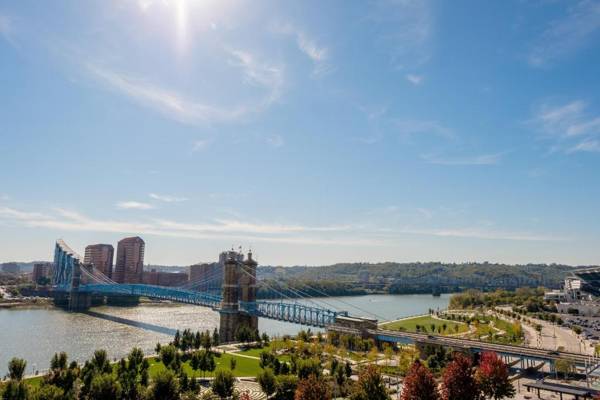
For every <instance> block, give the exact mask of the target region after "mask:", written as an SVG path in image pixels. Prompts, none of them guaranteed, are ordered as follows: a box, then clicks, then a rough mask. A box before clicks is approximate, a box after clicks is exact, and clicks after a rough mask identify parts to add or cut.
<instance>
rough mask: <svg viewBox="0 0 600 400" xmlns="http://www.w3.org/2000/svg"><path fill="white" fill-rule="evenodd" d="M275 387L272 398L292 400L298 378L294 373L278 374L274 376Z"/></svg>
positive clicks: (275, 399)
mask: <svg viewBox="0 0 600 400" xmlns="http://www.w3.org/2000/svg"><path fill="white" fill-rule="evenodd" d="M276 381H277V382H276V383H277V389H276V391H275V396H273V399H274V400H294V394H295V393H296V388H297V387H298V378H297V377H296V376H294V375H279V376H277V377H276Z"/></svg>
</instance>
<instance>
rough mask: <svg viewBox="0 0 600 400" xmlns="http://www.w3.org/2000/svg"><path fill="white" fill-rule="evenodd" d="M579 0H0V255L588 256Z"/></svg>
mask: <svg viewBox="0 0 600 400" xmlns="http://www.w3.org/2000/svg"><path fill="white" fill-rule="evenodd" d="M599 71H600V2H599V1H589V0H583V1H577V0H572V1H549V0H538V1H535V0H533V1H520V0H519V1H498V2H480V1H464V0H458V1H452V2H448V1H427V0H422V1H411V0H395V1H393V0H381V1H327V2H322V1H308V0H307V1H298V2H289V1H286V2H280V1H229V0H216V1H212V0H204V1H194V0H89V1H75V0H70V1H65V0H54V1H52V2H48V1H46V2H39V1H36V0H20V1H9V0H0V139H1V140H0V262H1V261H12V260H19V261H26V260H47V259H51V258H52V251H53V246H54V242H55V240H56V239H58V238H62V239H64V240H65V241H66V242H67V243H68V244H69V245H70V246H71V247H72V248H74V249H75V250H77V251H79V252H80V253H83V250H84V248H85V246H86V245H87V244H91V243H111V244H113V245H114V246H115V247H116V243H117V241H118V240H119V239H120V238H123V237H126V236H132V235H139V236H141V237H142V238H143V239H144V240H145V241H146V259H145V261H146V263H152V264H164V265H189V264H192V263H196V262H201V261H211V260H215V259H216V258H217V256H218V253H219V252H220V251H222V250H225V249H228V248H231V247H232V246H233V247H235V248H237V247H238V246H242V248H243V249H245V250H247V249H252V250H253V252H254V255H255V258H257V259H258V261H259V263H261V264H265V265H324V264H330V263H336V262H364V261H368V262H380V261H398V262H407V261H442V262H464V261H490V262H506V263H530V262H531V263H534V262H546V263H552V262H556V263H567V264H573V265H584V264H599V263H600V246H599V244H600V225H599V224H598V223H599V222H600V218H599V216H600V201H599V199H600V90H599V89H600V73H599Z"/></svg>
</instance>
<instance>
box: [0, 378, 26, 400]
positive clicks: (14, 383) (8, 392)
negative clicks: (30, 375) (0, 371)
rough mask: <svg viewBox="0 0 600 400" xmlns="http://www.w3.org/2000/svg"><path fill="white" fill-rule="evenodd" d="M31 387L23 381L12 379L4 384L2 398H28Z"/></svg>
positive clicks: (16, 399)
mask: <svg viewBox="0 0 600 400" xmlns="http://www.w3.org/2000/svg"><path fill="white" fill-rule="evenodd" d="M28 399H29V387H28V386H27V384H26V383H25V382H23V381H18V380H15V379H11V380H9V381H8V383H7V384H6V385H5V386H4V391H3V392H2V400H28Z"/></svg>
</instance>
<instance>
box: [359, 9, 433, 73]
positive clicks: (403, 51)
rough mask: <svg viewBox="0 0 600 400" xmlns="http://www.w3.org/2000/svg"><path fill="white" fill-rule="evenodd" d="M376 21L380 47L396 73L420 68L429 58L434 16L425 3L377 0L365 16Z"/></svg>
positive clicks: (370, 20)
mask: <svg viewBox="0 0 600 400" xmlns="http://www.w3.org/2000/svg"><path fill="white" fill-rule="evenodd" d="M368 19H369V22H372V21H375V22H376V26H377V31H378V32H377V34H378V38H379V44H380V46H381V47H383V49H384V51H386V52H388V54H389V55H390V61H391V63H392V64H393V66H394V67H396V68H399V69H404V68H410V67H415V66H419V65H421V64H423V63H425V62H426V61H427V60H429V58H430V55H431V54H430V53H431V44H430V41H431V37H432V33H433V25H434V21H433V15H432V12H431V9H430V2H429V1H427V0H376V1H374V2H373V3H372V7H371V12H370V14H369V15H368Z"/></svg>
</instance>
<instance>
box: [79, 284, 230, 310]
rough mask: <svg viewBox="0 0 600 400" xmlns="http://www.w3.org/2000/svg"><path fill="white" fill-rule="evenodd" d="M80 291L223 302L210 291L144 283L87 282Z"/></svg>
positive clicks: (190, 302) (214, 303) (207, 302)
mask: <svg viewBox="0 0 600 400" xmlns="http://www.w3.org/2000/svg"><path fill="white" fill-rule="evenodd" d="M79 291H80V292H87V293H91V294H106V295H111V294H112V295H130V296H144V297H150V298H155V299H164V300H173V301H177V302H180V303H189V304H198V305H204V306H209V307H213V308H215V307H217V306H218V305H219V304H220V303H221V296H218V295H214V294H210V293H203V292H196V291H193V290H186V289H178V288H170V287H164V286H154V285H144V284H127V283H123V284H112V285H110V284H108V285H107V284H87V285H81V286H80V287H79Z"/></svg>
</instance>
